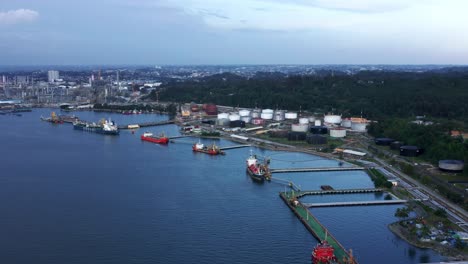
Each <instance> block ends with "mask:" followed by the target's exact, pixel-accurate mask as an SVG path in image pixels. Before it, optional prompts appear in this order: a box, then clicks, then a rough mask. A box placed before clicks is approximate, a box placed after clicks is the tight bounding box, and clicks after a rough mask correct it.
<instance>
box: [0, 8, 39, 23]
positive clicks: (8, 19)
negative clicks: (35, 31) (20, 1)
mask: <svg viewBox="0 0 468 264" xmlns="http://www.w3.org/2000/svg"><path fill="white" fill-rule="evenodd" d="M38 17H39V13H38V12H37V11H34V10H31V9H17V10H10V11H7V12H0V25H2V24H7V25H11V24H19V23H27V22H32V21H34V20H36V19H37V18H38Z"/></svg>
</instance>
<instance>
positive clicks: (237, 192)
mask: <svg viewBox="0 0 468 264" xmlns="http://www.w3.org/2000/svg"><path fill="white" fill-rule="evenodd" d="M75 114H76V115H77V116H79V117H80V118H82V119H85V120H89V121H98V120H99V119H101V118H107V117H111V118H112V119H113V120H115V121H116V122H118V123H122V124H124V123H125V124H131V123H135V122H137V121H157V120H165V119H167V117H165V116H158V115H135V116H123V115H118V114H108V113H93V112H76V113H75ZM41 115H44V116H48V115H50V110H48V109H37V110H34V111H33V112H32V113H24V114H23V116H22V117H17V116H0V146H1V147H0V157H1V163H0V164H1V169H2V170H1V173H0V201H1V202H0V212H1V217H0V263H47V264H50V263H310V251H311V248H312V247H313V246H314V245H315V244H316V243H317V241H316V240H315V239H314V238H313V237H312V236H311V235H310V233H309V232H308V231H307V230H306V229H305V228H304V226H303V225H302V224H301V223H300V221H299V220H298V219H297V218H296V217H295V216H294V215H293V214H292V213H291V212H290V210H289V209H288V208H287V207H286V205H284V203H283V202H282V201H281V200H280V198H279V196H278V192H279V191H281V190H284V188H285V187H284V185H281V184H280V183H277V182H271V183H264V184H257V183H255V182H252V180H251V179H250V178H249V177H248V176H247V175H246V173H245V167H244V165H245V158H246V157H247V155H248V152H249V150H248V149H246V148H244V149H233V150H227V154H226V155H225V156H219V157H218V156H216V157H211V156H208V155H205V154H201V153H192V151H191V144H192V143H193V142H195V141H197V140H196V139H194V138H182V139H178V140H176V141H177V142H176V143H174V144H170V145H169V146H161V145H156V144H152V143H148V142H141V141H140V139H139V135H140V134H141V133H142V132H143V131H146V130H148V131H152V132H155V133H159V132H161V131H164V132H166V134H168V135H178V131H177V127H176V126H174V125H167V126H161V127H153V128H147V129H140V130H139V131H137V132H136V133H135V134H132V133H131V132H130V131H122V133H121V135H120V136H117V137H112V136H104V135H99V134H93V133H87V132H83V131H75V130H73V128H72V126H71V125H69V124H63V125H53V124H49V123H46V122H41V121H40V120H39V117H40V116H41ZM204 142H205V143H207V144H209V143H211V142H212V141H211V140H205V141H204ZM216 144H218V145H221V146H227V145H234V144H236V143H233V142H229V141H225V140H219V141H216ZM254 150H255V152H256V153H257V154H258V155H264V156H269V157H270V158H271V159H272V164H271V165H272V167H276V168H280V167H282V168H284V167H311V166H336V161H330V160H324V159H322V158H319V157H315V156H311V155H306V154H298V153H284V152H272V151H265V150H260V149H254ZM292 161H294V162H292ZM277 177H278V178H282V179H286V180H292V181H294V182H295V183H296V184H298V185H300V186H301V188H302V189H318V188H319V187H320V185H323V184H329V185H332V186H333V187H335V188H358V187H372V186H373V185H372V182H371V181H370V180H369V178H368V176H367V175H366V174H364V173H363V172H336V173H335V172H333V173H295V174H291V173H290V174H278V175H277ZM343 197H347V198H346V199H347V200H367V199H369V200H372V199H381V197H378V196H375V195H373V194H370V195H368V194H364V195H356V196H336V197H333V198H332V197H330V198H332V199H330V200H323V197H321V198H307V199H318V200H316V201H317V202H318V201H319V200H320V199H322V200H320V201H332V200H333V199H334V200H335V201H336V200H337V199H338V200H339V199H344V198H343ZM308 202H313V200H310V201H308ZM396 208H398V206H394V205H392V206H372V207H346V208H320V209H312V212H313V213H314V214H315V215H316V216H317V218H318V219H319V220H321V221H322V223H323V224H324V225H325V226H327V227H329V229H330V231H331V232H332V234H333V235H334V236H335V237H337V238H338V239H339V240H340V242H341V243H342V244H343V245H344V246H345V247H348V248H352V249H353V251H354V254H355V255H356V256H357V258H358V260H359V261H360V263H361V264H362V263H419V262H434V261H439V260H441V259H442V258H441V257H440V256H439V255H438V254H437V253H435V252H433V251H430V250H421V249H416V248H414V247H412V246H410V245H408V244H407V243H406V242H404V241H402V240H400V239H398V238H397V237H396V236H395V235H393V234H392V233H391V232H390V231H389V230H388V229H387V224H389V223H391V222H393V221H396V220H397V219H396V218H395V217H394V216H393V214H394V212H395V210H396Z"/></svg>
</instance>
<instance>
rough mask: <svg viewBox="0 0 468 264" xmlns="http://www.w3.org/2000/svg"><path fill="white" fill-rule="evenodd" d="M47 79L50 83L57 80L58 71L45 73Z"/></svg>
mask: <svg viewBox="0 0 468 264" xmlns="http://www.w3.org/2000/svg"><path fill="white" fill-rule="evenodd" d="M47 77H48V78H47V79H48V81H49V82H50V83H53V82H55V81H56V80H58V79H59V72H58V71H48V72H47Z"/></svg>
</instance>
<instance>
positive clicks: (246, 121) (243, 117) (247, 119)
mask: <svg viewBox="0 0 468 264" xmlns="http://www.w3.org/2000/svg"><path fill="white" fill-rule="evenodd" d="M240 120H242V121H244V122H245V123H250V121H251V120H252V118H251V117H250V116H241V118H240Z"/></svg>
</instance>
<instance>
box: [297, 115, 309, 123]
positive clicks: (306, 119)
mask: <svg viewBox="0 0 468 264" xmlns="http://www.w3.org/2000/svg"><path fill="white" fill-rule="evenodd" d="M299 124H303V125H304V124H309V118H304V117H302V118H299Z"/></svg>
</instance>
